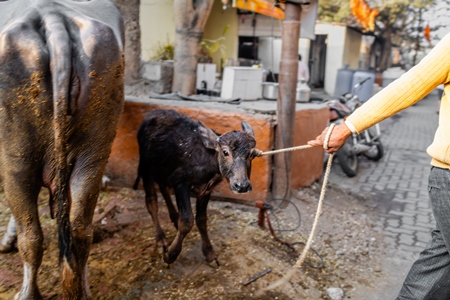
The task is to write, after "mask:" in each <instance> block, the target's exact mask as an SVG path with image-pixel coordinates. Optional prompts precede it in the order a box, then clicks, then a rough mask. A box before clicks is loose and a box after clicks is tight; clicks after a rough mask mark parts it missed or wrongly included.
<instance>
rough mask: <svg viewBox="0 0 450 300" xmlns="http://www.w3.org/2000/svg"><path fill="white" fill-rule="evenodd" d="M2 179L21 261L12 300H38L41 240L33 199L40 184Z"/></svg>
mask: <svg viewBox="0 0 450 300" xmlns="http://www.w3.org/2000/svg"><path fill="white" fill-rule="evenodd" d="M12 177H13V176H9V174H6V176H5V179H4V186H5V196H6V199H7V201H8V204H9V206H10V207H11V211H12V213H13V216H14V219H15V221H16V225H17V234H18V235H17V246H18V248H19V254H20V257H21V258H22V261H23V283H22V289H21V290H20V292H19V294H17V296H16V299H20V300H22V299H42V297H41V295H40V293H39V289H38V286H37V274H38V270H39V267H40V266H41V262H42V255H43V248H42V242H43V240H44V237H43V234H42V229H41V224H40V223H39V213H38V206H37V197H38V194H39V190H40V186H41V185H40V184H39V183H36V182H33V180H32V179H31V178H26V177H27V176H21V177H22V178H17V177H16V178H12Z"/></svg>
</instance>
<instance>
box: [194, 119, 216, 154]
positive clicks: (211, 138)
mask: <svg viewBox="0 0 450 300" xmlns="http://www.w3.org/2000/svg"><path fill="white" fill-rule="evenodd" d="M198 129H199V131H200V138H201V139H202V142H203V145H205V147H206V148H209V149H216V148H217V146H218V142H217V140H218V138H219V137H218V136H217V134H215V133H214V131H212V130H211V129H209V128H208V127H206V125H205V124H203V123H202V121H198Z"/></svg>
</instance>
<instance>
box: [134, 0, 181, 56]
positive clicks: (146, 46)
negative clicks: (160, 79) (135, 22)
mask: <svg viewBox="0 0 450 300" xmlns="http://www.w3.org/2000/svg"><path fill="white" fill-rule="evenodd" d="M139 22H140V24H141V47H142V59H143V60H145V61H148V60H150V57H151V56H153V55H154V51H155V50H154V49H155V46H157V45H158V43H161V44H164V45H165V44H167V43H173V42H174V40H175V16H174V9H173V0H162V1H161V0H141V12H140V20H139Z"/></svg>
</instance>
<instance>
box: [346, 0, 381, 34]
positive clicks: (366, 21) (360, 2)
mask: <svg viewBox="0 0 450 300" xmlns="http://www.w3.org/2000/svg"><path fill="white" fill-rule="evenodd" d="M350 9H351V12H352V15H354V16H355V18H356V20H357V21H358V23H359V25H360V26H361V27H363V28H364V29H365V30H368V31H374V30H375V17H376V16H377V15H378V14H379V13H380V12H379V11H378V9H371V8H370V6H369V5H368V4H367V3H366V2H365V1H364V0H350Z"/></svg>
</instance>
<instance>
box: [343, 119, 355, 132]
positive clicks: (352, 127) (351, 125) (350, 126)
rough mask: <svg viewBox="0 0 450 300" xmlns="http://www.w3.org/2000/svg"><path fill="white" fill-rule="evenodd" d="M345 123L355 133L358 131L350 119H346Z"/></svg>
mask: <svg viewBox="0 0 450 300" xmlns="http://www.w3.org/2000/svg"><path fill="white" fill-rule="evenodd" d="M345 125H347V127H348V129H350V131H351V132H353V133H358V132H357V131H356V128H355V126H353V124H352V123H350V121H349V120H345Z"/></svg>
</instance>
